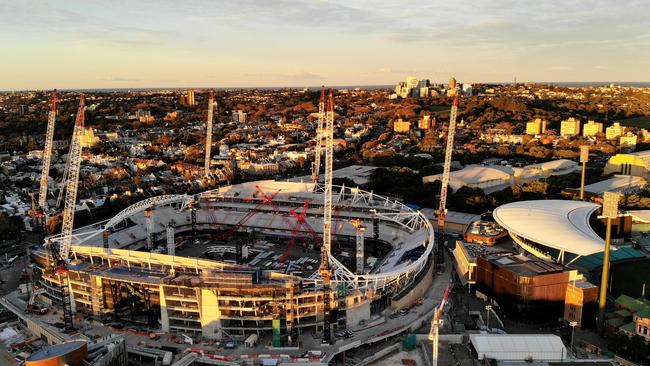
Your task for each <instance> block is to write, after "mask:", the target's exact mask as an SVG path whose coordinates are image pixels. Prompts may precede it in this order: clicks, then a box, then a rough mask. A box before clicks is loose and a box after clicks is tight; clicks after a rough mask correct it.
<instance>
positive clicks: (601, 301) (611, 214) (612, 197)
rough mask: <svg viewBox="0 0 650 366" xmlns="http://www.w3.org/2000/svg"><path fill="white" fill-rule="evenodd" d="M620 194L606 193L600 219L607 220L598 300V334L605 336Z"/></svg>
mask: <svg viewBox="0 0 650 366" xmlns="http://www.w3.org/2000/svg"><path fill="white" fill-rule="evenodd" d="M619 198H620V193H618V192H605V194H604V195H603V214H602V216H599V217H598V218H604V219H606V220H607V230H606V232H605V253H604V255H603V270H602V275H601V276H600V296H599V298H598V334H599V335H600V336H601V337H602V336H603V335H604V334H605V305H607V284H608V281H609V248H610V246H611V242H612V219H615V218H617V217H618V216H619V215H618V200H619Z"/></svg>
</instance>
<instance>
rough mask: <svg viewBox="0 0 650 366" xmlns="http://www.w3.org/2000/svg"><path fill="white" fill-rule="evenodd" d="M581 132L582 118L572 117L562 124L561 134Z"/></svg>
mask: <svg viewBox="0 0 650 366" xmlns="http://www.w3.org/2000/svg"><path fill="white" fill-rule="evenodd" d="M579 134H580V120H578V119H575V118H573V117H570V118H569V119H565V120H564V121H562V123H561V124H560V136H578V135H579Z"/></svg>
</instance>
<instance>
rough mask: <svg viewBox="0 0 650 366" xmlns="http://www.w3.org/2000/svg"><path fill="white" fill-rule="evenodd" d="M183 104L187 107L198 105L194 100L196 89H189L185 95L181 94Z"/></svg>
mask: <svg viewBox="0 0 650 366" xmlns="http://www.w3.org/2000/svg"><path fill="white" fill-rule="evenodd" d="M181 105H182V106H186V107H193V106H195V105H196V101H195V100H194V90H188V91H187V92H186V93H185V95H181Z"/></svg>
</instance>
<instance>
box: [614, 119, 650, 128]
mask: <svg viewBox="0 0 650 366" xmlns="http://www.w3.org/2000/svg"><path fill="white" fill-rule="evenodd" d="M617 122H619V123H620V124H621V125H623V126H625V127H637V128H650V116H643V117H635V118H628V119H622V120H620V121H617Z"/></svg>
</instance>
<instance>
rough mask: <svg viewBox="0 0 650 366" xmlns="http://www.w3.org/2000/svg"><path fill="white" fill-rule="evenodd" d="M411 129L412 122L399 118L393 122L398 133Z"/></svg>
mask: <svg viewBox="0 0 650 366" xmlns="http://www.w3.org/2000/svg"><path fill="white" fill-rule="evenodd" d="M410 130H411V122H409V121H402V119H401V118H400V119H398V120H397V121H395V123H393V131H395V132H396V133H408V132H409V131H410Z"/></svg>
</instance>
